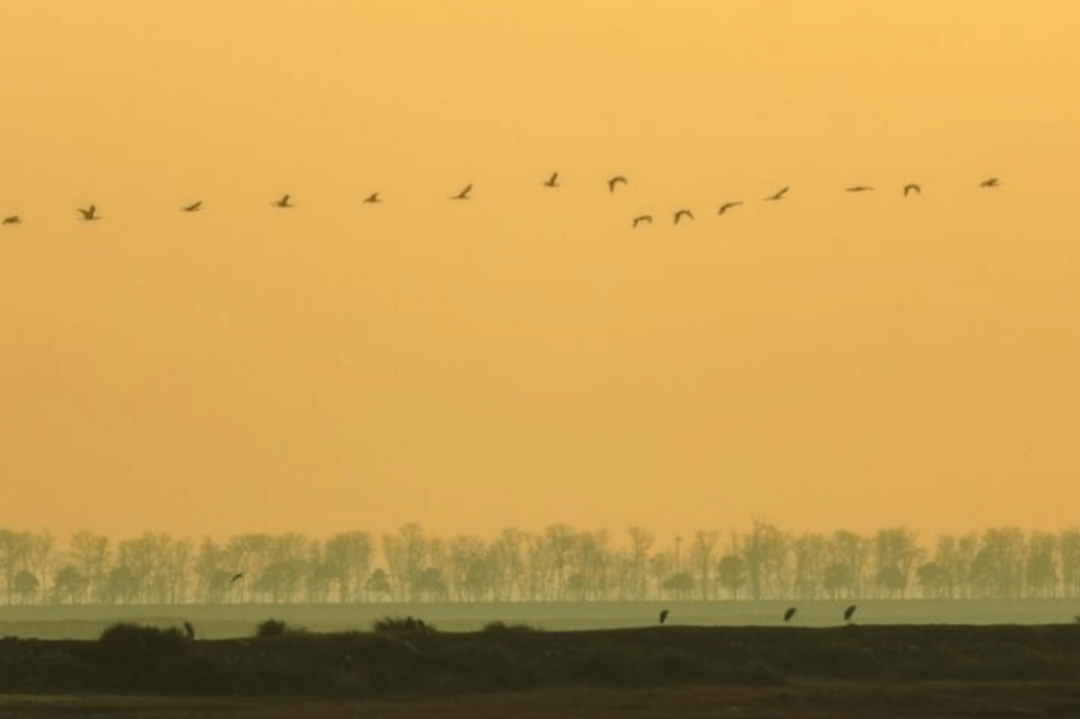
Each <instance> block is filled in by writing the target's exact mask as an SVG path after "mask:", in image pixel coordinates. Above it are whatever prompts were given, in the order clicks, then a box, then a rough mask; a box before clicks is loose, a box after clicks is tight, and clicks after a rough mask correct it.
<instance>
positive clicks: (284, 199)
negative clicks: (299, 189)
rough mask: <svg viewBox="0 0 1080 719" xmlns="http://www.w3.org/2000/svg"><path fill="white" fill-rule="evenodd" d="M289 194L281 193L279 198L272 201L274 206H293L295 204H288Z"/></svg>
mask: <svg viewBox="0 0 1080 719" xmlns="http://www.w3.org/2000/svg"><path fill="white" fill-rule="evenodd" d="M290 197H291V195H282V196H281V199H280V200H278V201H277V202H275V203H274V207H282V208H285V207H295V206H296V205H290V204H289V198H290Z"/></svg>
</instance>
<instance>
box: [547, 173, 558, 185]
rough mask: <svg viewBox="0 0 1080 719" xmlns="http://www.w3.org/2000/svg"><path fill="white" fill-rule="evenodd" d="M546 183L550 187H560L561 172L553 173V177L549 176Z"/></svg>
mask: <svg viewBox="0 0 1080 719" xmlns="http://www.w3.org/2000/svg"><path fill="white" fill-rule="evenodd" d="M544 184H545V185H546V186H548V187H558V186H559V173H557V172H553V173H551V177H549V178H548V179H547V182H545V183H544Z"/></svg>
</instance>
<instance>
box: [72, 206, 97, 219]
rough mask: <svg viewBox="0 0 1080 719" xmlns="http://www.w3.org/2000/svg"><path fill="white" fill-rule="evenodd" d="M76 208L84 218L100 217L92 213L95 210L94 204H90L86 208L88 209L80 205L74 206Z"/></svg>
mask: <svg viewBox="0 0 1080 719" xmlns="http://www.w3.org/2000/svg"><path fill="white" fill-rule="evenodd" d="M76 209H77V210H78V211H79V212H80V213H82V218H83V219H84V220H97V219H100V218H99V217H98V216H97V215H96V214H94V213H96V212H97V207H95V206H94V205H90V209H88V210H84V209H82V208H81V207H79V208H76Z"/></svg>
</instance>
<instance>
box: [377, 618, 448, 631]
mask: <svg viewBox="0 0 1080 719" xmlns="http://www.w3.org/2000/svg"><path fill="white" fill-rule="evenodd" d="M374 628H375V631H376V632H434V631H435V627H433V626H432V625H430V624H428V623H427V622H425V621H424V620H423V619H413V618H412V617H405V618H404V619H402V618H401V617H383V618H382V619H379V620H376V622H375V624H374Z"/></svg>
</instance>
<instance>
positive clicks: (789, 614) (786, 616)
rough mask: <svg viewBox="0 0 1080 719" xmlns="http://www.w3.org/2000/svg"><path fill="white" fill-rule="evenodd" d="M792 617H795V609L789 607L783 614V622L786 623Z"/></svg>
mask: <svg viewBox="0 0 1080 719" xmlns="http://www.w3.org/2000/svg"><path fill="white" fill-rule="evenodd" d="M794 616H795V607H791V608H790V609H788V610H787V611H786V612H784V621H785V622H786V621H788V620H789V619H791V618H792V617H794Z"/></svg>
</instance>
